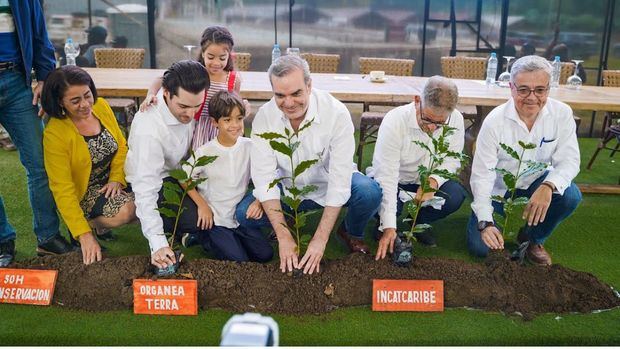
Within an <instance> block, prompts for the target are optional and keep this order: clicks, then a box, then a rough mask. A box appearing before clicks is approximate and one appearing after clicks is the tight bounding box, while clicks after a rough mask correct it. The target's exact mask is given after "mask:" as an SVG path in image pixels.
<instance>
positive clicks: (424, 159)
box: [366, 76, 465, 259]
mask: <svg viewBox="0 0 620 349" xmlns="http://www.w3.org/2000/svg"><path fill="white" fill-rule="evenodd" d="M458 99H459V95H458V89H457V87H456V85H455V84H454V83H453V82H452V81H450V80H449V79H446V78H443V77H441V76H433V77H431V78H430V79H429V80H428V82H427V83H426V85H425V86H424V90H423V92H422V98H421V99H420V97H419V96H415V98H414V102H413V103H409V104H407V105H403V106H400V107H397V108H394V109H392V110H390V111H389V112H388V113H387V114H386V115H385V118H384V119H383V121H382V122H381V126H380V127H379V134H378V135H377V144H376V146H375V152H374V155H373V159H372V167H369V168H368V169H367V170H366V173H367V174H368V175H369V176H370V177H373V178H374V179H375V180H376V181H377V182H378V183H379V185H381V189H382V190H383V199H382V201H381V207H380V208H379V217H380V222H381V225H380V226H379V230H380V231H382V232H383V234H382V235H381V239H380V241H379V246H378V248H377V256H376V259H381V258H384V257H385V255H386V253H387V251H388V249H389V251H390V252H393V248H394V240H395V239H396V219H397V217H399V216H400V213H401V212H402V209H403V201H402V200H400V199H399V197H403V198H408V197H409V196H413V197H415V198H416V199H417V200H422V201H426V200H428V199H430V198H432V197H433V196H438V197H442V198H444V199H445V202H444V203H443V205H442V206H441V207H438V208H434V207H432V206H426V207H423V208H422V209H421V210H420V213H419V215H418V218H417V222H415V223H419V224H422V223H431V222H434V221H436V220H439V219H442V218H444V217H446V216H448V215H449V214H451V213H453V212H454V211H456V210H458V209H459V207H461V204H462V203H463V200H465V189H464V188H463V187H462V186H461V185H460V184H459V183H458V182H455V181H453V180H448V179H447V178H442V177H439V176H431V177H430V178H429V181H430V186H431V187H433V188H435V189H437V192H435V193H433V192H431V193H427V194H425V195H424V196H422V192H421V188H420V174H419V172H418V166H420V165H424V166H428V163H429V156H430V155H429V154H428V152H426V151H425V150H424V149H422V148H421V147H420V146H419V145H417V144H415V143H413V141H420V142H423V143H425V144H426V145H427V146H428V147H429V148H430V149H433V144H432V139H431V136H432V137H435V138H437V137H438V136H439V134H441V132H442V130H441V128H442V127H446V126H449V127H452V128H454V129H455V132H454V133H453V134H452V135H450V136H449V137H448V139H447V142H448V143H449V144H450V148H449V150H450V151H452V152H455V153H460V152H462V151H463V143H464V125H463V115H462V114H461V113H460V112H459V111H458V110H456V109H455V108H456V103H457V101H458ZM460 167H461V163H460V161H459V160H457V159H453V158H448V159H446V160H445V161H444V162H443V164H442V165H441V166H440V167H439V168H440V169H443V170H446V171H448V172H450V173H456V172H457V171H458V170H459V168H460ZM416 239H417V240H418V242H420V243H422V244H424V245H427V246H431V247H432V246H435V245H436V240H435V237H434V236H433V235H432V232H431V231H429V230H427V231H425V232H423V233H418V234H416Z"/></svg>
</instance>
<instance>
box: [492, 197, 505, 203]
mask: <svg viewBox="0 0 620 349" xmlns="http://www.w3.org/2000/svg"><path fill="white" fill-rule="evenodd" d="M491 200H493V201H497V202H499V203H502V204H505V203H506V199H505V198H504V197H503V196H501V195H493V196H491Z"/></svg>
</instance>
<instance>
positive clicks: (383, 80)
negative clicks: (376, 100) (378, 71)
mask: <svg viewBox="0 0 620 349" xmlns="http://www.w3.org/2000/svg"><path fill="white" fill-rule="evenodd" d="M387 79H388V78H387V76H384V77H382V78H370V82H386V81H387Z"/></svg>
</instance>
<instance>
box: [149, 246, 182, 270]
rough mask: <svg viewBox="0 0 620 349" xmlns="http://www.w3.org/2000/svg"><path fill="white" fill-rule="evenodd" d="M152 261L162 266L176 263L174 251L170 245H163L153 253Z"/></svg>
mask: <svg viewBox="0 0 620 349" xmlns="http://www.w3.org/2000/svg"><path fill="white" fill-rule="evenodd" d="M151 263H152V264H153V265H154V266H156V267H158V268H160V269H163V268H167V267H168V266H170V265H173V264H174V263H176V257H175V256H174V251H172V249H171V248H170V247H162V248H160V249H159V250H157V251H155V252H154V253H153V254H152V255H151Z"/></svg>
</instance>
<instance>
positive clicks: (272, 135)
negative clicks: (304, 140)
mask: <svg viewBox="0 0 620 349" xmlns="http://www.w3.org/2000/svg"><path fill="white" fill-rule="evenodd" d="M257 136H258V137H260V138H262V139H266V140H268V141H270V140H272V139H280V138H286V137H284V136H283V135H281V134H279V133H277V132H264V133H259V134H257Z"/></svg>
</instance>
